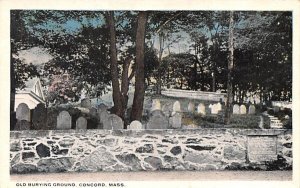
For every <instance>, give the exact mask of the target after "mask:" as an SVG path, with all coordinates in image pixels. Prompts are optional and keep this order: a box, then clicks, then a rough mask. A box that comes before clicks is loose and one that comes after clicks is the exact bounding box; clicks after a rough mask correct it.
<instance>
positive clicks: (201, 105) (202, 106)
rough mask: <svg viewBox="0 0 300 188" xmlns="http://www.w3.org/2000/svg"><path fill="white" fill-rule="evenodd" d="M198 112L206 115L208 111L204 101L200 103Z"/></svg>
mask: <svg viewBox="0 0 300 188" xmlns="http://www.w3.org/2000/svg"><path fill="white" fill-rule="evenodd" d="M197 113H198V114H202V115H205V114H206V111H205V105H204V104H203V103H200V104H199V105H198V107H197Z"/></svg>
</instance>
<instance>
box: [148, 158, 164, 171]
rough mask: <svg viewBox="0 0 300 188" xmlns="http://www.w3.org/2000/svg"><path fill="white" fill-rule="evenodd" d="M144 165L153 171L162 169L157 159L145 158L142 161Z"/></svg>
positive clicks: (159, 160)
mask: <svg viewBox="0 0 300 188" xmlns="http://www.w3.org/2000/svg"><path fill="white" fill-rule="evenodd" d="M144 161H145V162H146V163H149V164H150V165H151V166H152V167H153V168H154V169H155V170H157V169H161V168H162V161H161V159H160V158H158V157H152V156H150V157H147V158H145V159H144Z"/></svg>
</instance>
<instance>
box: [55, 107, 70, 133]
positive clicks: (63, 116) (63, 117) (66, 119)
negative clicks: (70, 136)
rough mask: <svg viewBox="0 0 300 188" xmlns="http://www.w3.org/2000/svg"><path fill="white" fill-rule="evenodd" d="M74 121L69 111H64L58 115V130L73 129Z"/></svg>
mask: <svg viewBox="0 0 300 188" xmlns="http://www.w3.org/2000/svg"><path fill="white" fill-rule="evenodd" d="M71 126H72V121H71V116H70V114H69V112H67V111H62V112H60V113H59V114H58V116H57V127H56V128H57V129H58V130H66V129H71Z"/></svg>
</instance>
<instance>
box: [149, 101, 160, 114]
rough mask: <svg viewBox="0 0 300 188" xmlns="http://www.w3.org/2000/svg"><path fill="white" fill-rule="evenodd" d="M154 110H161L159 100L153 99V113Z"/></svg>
mask: <svg viewBox="0 0 300 188" xmlns="http://www.w3.org/2000/svg"><path fill="white" fill-rule="evenodd" d="M154 110H161V104H160V100H159V99H153V101H152V107H151V112H152V111H154Z"/></svg>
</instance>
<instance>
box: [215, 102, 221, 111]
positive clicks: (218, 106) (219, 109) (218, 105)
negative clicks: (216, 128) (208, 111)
mask: <svg viewBox="0 0 300 188" xmlns="http://www.w3.org/2000/svg"><path fill="white" fill-rule="evenodd" d="M216 110H218V112H219V111H221V110H222V104H221V103H220V102H218V103H217V104H216Z"/></svg>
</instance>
